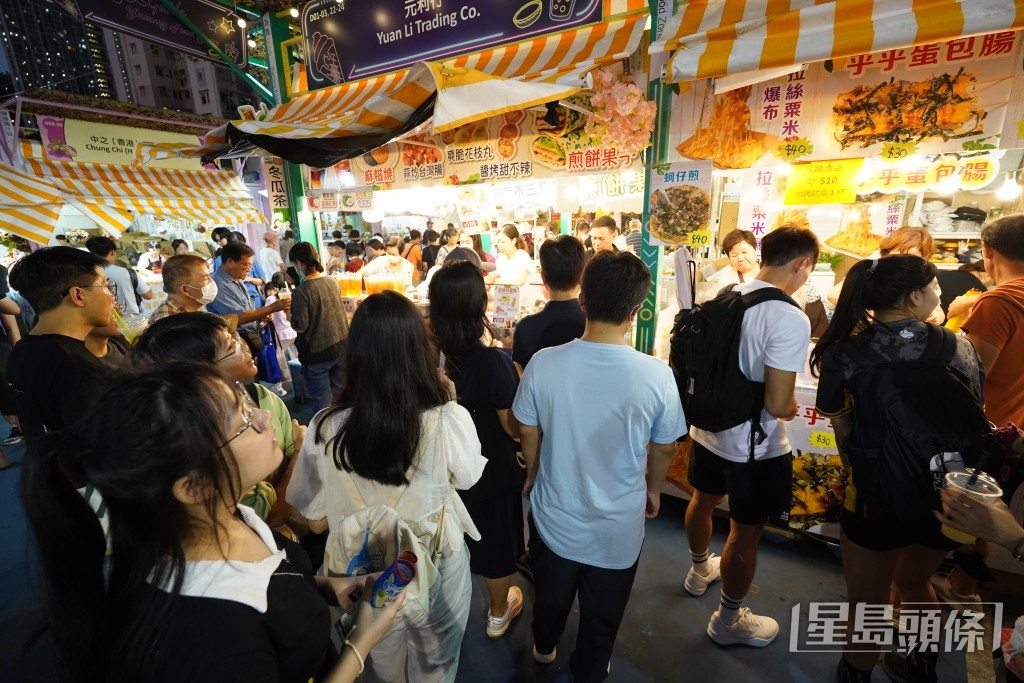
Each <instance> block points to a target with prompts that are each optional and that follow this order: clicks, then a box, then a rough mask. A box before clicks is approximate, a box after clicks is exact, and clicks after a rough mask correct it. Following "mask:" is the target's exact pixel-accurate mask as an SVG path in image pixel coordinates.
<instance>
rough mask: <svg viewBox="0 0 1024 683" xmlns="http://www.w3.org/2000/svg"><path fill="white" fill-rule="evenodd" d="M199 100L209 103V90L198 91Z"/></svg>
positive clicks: (202, 102)
mask: <svg viewBox="0 0 1024 683" xmlns="http://www.w3.org/2000/svg"><path fill="white" fill-rule="evenodd" d="M199 102H200V103H201V104H209V103H210V91H209V90H200V91H199Z"/></svg>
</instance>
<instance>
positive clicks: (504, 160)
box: [351, 98, 643, 189]
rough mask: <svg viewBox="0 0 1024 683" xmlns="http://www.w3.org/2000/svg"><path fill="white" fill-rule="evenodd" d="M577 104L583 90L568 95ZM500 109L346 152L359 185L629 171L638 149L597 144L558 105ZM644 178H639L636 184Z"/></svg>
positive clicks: (635, 165)
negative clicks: (351, 154) (549, 111)
mask: <svg viewBox="0 0 1024 683" xmlns="http://www.w3.org/2000/svg"><path fill="white" fill-rule="evenodd" d="M573 102H574V103H575V104H577V105H578V106H579V108H581V109H585V108H586V107H587V106H588V101H587V99H586V98H573ZM556 111H557V117H548V119H549V120H547V121H546V120H545V116H546V111H545V110H544V109H538V110H534V109H528V110H516V111H511V112H506V113H504V114H502V115H501V116H496V117H493V118H490V119H483V120H480V121H474V122H471V123H467V124H465V125H463V126H459V127H458V128H455V129H452V130H449V131H445V132H443V133H438V134H437V135H434V134H430V133H419V134H417V135H414V136H409V137H406V138H404V139H403V140H402V141H400V142H396V143H390V144H388V145H385V146H383V147H379V148H377V149H375V150H373V151H372V152H369V153H367V154H364V155H362V156H361V157H358V158H356V159H352V160H351V170H352V173H353V174H354V175H355V182H356V184H357V185H360V186H378V187H381V186H384V187H381V189H385V188H386V189H401V188H409V187H416V186H421V185H432V184H439V183H441V184H445V185H471V184H474V183H490V182H505V181H514V180H524V179H540V178H563V177H565V176H576V175H578V176H584V175H595V174H602V173H623V172H628V171H634V172H638V173H640V177H641V178H642V171H643V162H642V160H641V158H640V157H639V155H628V154H622V153H620V152H619V151H618V150H616V149H614V148H608V147H602V146H600V144H599V143H598V142H597V141H596V140H594V139H593V138H591V137H590V136H589V135H587V134H586V133H585V132H584V131H583V126H584V124H585V123H586V115H585V114H583V113H581V112H580V111H578V110H576V109H572V108H569V107H557V108H556ZM642 183H643V181H642V180H641V181H640V184H641V185H642Z"/></svg>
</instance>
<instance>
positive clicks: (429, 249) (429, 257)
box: [422, 228, 441, 270]
mask: <svg viewBox="0 0 1024 683" xmlns="http://www.w3.org/2000/svg"><path fill="white" fill-rule="evenodd" d="M440 239H441V235H440V234H439V233H438V232H437V231H436V230H432V229H430V228H427V229H426V230H425V231H424V232H423V241H424V242H426V243H427V246H425V247H423V250H422V258H423V263H424V264H425V265H426V270H430V268H431V267H432V266H433V265H434V262H435V261H437V252H438V250H440V249H441V245H440V244H438V241H439V240H440Z"/></svg>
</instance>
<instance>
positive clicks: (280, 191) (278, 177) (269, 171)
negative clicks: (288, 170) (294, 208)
mask: <svg viewBox="0 0 1024 683" xmlns="http://www.w3.org/2000/svg"><path fill="white" fill-rule="evenodd" d="M262 164H263V178H264V182H265V184H266V189H267V199H268V200H269V201H270V209H271V211H274V210H277V209H286V210H287V208H288V190H287V188H286V187H285V182H284V166H283V165H282V164H281V159H280V158H279V157H272V156H265V157H263V159H262Z"/></svg>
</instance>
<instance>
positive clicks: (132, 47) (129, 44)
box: [128, 43, 135, 54]
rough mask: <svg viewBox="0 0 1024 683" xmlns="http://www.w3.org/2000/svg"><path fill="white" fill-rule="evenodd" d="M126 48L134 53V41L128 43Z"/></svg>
mask: <svg viewBox="0 0 1024 683" xmlns="http://www.w3.org/2000/svg"><path fill="white" fill-rule="evenodd" d="M128 50H129V51H130V52H131V53H132V54H135V43H128Z"/></svg>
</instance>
